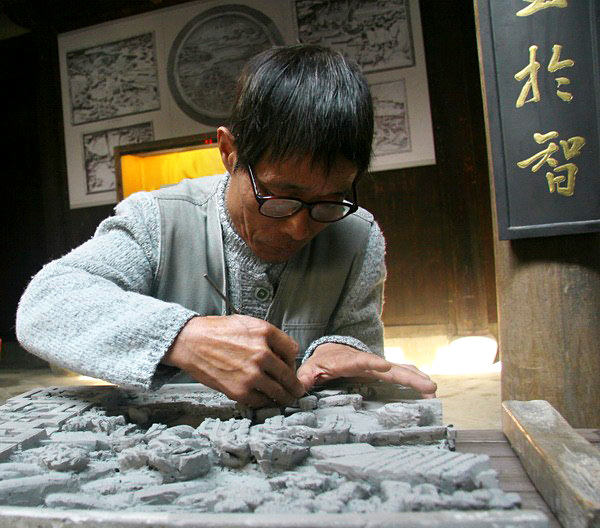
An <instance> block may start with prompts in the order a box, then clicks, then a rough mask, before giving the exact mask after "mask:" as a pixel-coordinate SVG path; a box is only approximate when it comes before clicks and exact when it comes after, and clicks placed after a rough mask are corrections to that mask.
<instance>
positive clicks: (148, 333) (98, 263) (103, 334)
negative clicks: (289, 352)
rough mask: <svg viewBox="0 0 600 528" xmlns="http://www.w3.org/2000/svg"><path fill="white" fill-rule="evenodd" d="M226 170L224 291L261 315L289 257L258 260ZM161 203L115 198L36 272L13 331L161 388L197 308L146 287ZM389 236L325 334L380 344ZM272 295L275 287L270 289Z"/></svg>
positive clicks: (116, 375) (25, 341) (38, 345)
mask: <svg viewBox="0 0 600 528" xmlns="http://www.w3.org/2000/svg"><path fill="white" fill-rule="evenodd" d="M227 183H228V178H225V179H223V181H222V182H221V184H220V185H219V188H218V195H219V217H220V222H221V227H222V232H223V243H224V253H225V267H226V273H227V285H228V287H227V289H228V291H227V293H228V295H229V297H230V299H231V300H232V302H233V304H234V305H235V306H236V307H237V308H238V310H239V311H240V313H243V314H245V315H250V316H253V317H258V318H262V319H264V317H265V315H266V313H267V310H268V308H269V304H268V303H269V302H270V301H268V300H267V301H266V302H263V303H261V302H260V301H258V300H257V298H256V296H255V295H254V292H255V291H256V288H257V287H263V288H267V289H268V290H270V291H274V290H275V289H276V288H277V283H278V279H279V276H280V274H281V272H282V271H283V269H284V268H285V263H283V264H269V263H267V262H263V261H261V260H260V259H258V258H257V257H256V256H255V255H254V254H253V253H252V251H251V250H250V249H249V247H248V246H247V245H246V243H245V242H244V240H243V239H242V238H241V237H240V236H239V234H238V233H237V232H236V230H235V229H234V227H233V225H232V222H231V219H230V217H229V214H228V212H227V208H226V206H225V192H226V185H227ZM160 222H161V218H160V212H159V207H158V204H157V202H156V199H155V198H154V196H153V194H152V193H137V194H135V195H133V196H131V197H130V198H128V199H127V200H125V201H123V202H121V203H120V204H119V205H118V206H117V207H116V214H115V216H113V217H110V218H107V219H106V220H104V221H103V222H102V223H101V224H100V226H99V227H98V229H97V230H96V233H95V234H94V237H93V238H92V239H91V240H88V241H87V242H86V243H84V244H82V245H81V246H79V247H78V248H76V249H74V250H73V251H71V252H70V253H68V254H67V255H65V256H64V257H62V258H60V259H58V260H55V261H53V262H51V263H49V264H47V265H46V266H44V268H43V269H42V270H41V271H40V272H39V273H38V274H37V275H36V276H35V277H34V278H33V279H32V281H31V283H30V284H29V286H28V287H27V289H26V291H25V293H24V294H23V296H22V298H21V301H20V303H19V308H18V310H17V326H16V328H17V338H18V339H19V341H20V342H21V344H22V345H23V346H24V347H25V348H26V349H27V350H29V351H30V352H32V353H34V354H36V355H38V356H40V357H42V358H44V359H46V360H47V361H49V362H50V363H52V364H55V365H59V366H62V367H65V368H68V369H70V370H73V371H75V372H79V373H82V374H85V375H88V376H93V377H96V378H100V379H104V380H106V381H109V382H112V383H116V384H118V385H121V386H124V387H136V388H157V387H159V386H160V385H162V384H163V383H165V382H167V381H168V380H169V379H170V378H171V377H172V376H173V375H174V374H175V373H176V369H172V368H169V367H165V366H164V365H160V360H161V359H162V357H163V356H164V354H165V353H166V352H167V350H168V349H169V347H170V346H171V344H172V342H173V341H174V340H175V338H176V336H177V334H178V333H179V331H180V330H181V328H182V327H183V326H184V325H185V323H186V322H187V321H188V320H189V319H191V318H192V317H194V316H196V315H198V314H196V313H195V312H193V311H191V310H189V309H187V308H185V307H183V306H180V305H178V304H174V303H167V302H164V301H161V300H159V299H156V298H153V297H151V296H150V294H151V288H152V283H153V279H154V278H155V274H156V272H157V270H158V266H159V261H158V260H159V255H160V233H161V226H160ZM384 251H385V245H384V240H383V236H382V234H381V231H380V230H379V227H378V226H377V224H376V223H373V227H372V228H371V233H370V236H369V241H368V247H367V250H366V252H365V255H366V256H365V259H364V262H363V263H362V271H361V273H360V274H359V275H358V277H357V278H356V280H355V281H354V283H353V284H349V285H348V288H347V289H346V293H345V296H344V298H342V299H340V303H339V309H338V310H337V311H336V314H335V316H334V317H335V320H334V321H331V322H330V328H332V329H334V333H333V335H328V336H323V337H322V338H320V339H318V340H317V341H315V342H313V343H312V344H311V345H310V346H309V348H308V349H307V350H306V351H302V352H303V354H304V357H305V358H307V357H309V356H310V354H311V353H312V352H313V351H314V349H315V348H316V347H317V346H318V345H319V344H322V343H324V342H337V343H343V344H348V345H350V346H353V347H355V348H358V349H360V350H365V351H372V352H374V353H377V354H382V353H383V326H382V323H381V318H380V314H381V307H382V296H383V281H384V279H385V264H384ZM268 299H272V296H268Z"/></svg>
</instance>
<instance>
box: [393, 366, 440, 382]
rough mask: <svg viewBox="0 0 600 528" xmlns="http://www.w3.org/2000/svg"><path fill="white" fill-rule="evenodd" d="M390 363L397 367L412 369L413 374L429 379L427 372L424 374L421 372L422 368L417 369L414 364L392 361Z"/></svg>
mask: <svg viewBox="0 0 600 528" xmlns="http://www.w3.org/2000/svg"><path fill="white" fill-rule="evenodd" d="M392 365H397V366H399V367H403V368H406V369H409V370H412V371H413V372H414V373H415V374H418V375H419V376H421V377H423V378H427V379H431V378H430V377H429V376H428V375H427V374H425V372H423V371H422V370H419V369H418V368H417V367H415V366H414V365H410V364H408V363H392Z"/></svg>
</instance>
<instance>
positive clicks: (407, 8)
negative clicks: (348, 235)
mask: <svg viewBox="0 0 600 528" xmlns="http://www.w3.org/2000/svg"><path fill="white" fill-rule="evenodd" d="M294 7H295V16H296V26H297V31H298V36H299V40H300V42H305V43H313V44H320V45H323V46H329V47H332V48H334V49H337V50H338V51H341V52H342V53H344V54H346V55H347V56H349V57H351V58H353V59H354V60H356V62H358V64H359V65H360V66H361V68H362V70H363V72H364V73H365V75H366V77H367V80H368V81H369V85H370V87H371V91H372V94H373V104H374V112H375V138H374V142H373V159H372V161H371V166H370V170H371V171H372V172H376V171H381V170H389V169H399V168H405V167H415V166H419V165H433V164H435V145H434V140H433V127H432V123H431V109H430V104H429V90H428V85H427V71H426V66H425V50H424V46H423V34H422V29H421V17H420V12H419V3H418V0H343V1H342V0H294Z"/></svg>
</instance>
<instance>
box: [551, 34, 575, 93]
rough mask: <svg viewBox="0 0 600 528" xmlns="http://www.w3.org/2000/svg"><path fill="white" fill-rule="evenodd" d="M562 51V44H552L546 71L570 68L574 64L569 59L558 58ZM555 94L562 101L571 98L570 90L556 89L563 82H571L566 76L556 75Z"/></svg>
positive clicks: (552, 71)
mask: <svg viewBox="0 0 600 528" xmlns="http://www.w3.org/2000/svg"><path fill="white" fill-rule="evenodd" d="M561 51H562V46H561V45H559V44H554V46H552V58H551V59H550V62H549V63H548V71H549V72H551V73H554V72H555V71H558V70H562V69H563V68H572V67H573V66H574V65H575V61H574V60H571V59H565V60H562V61H561V60H560V52H561ZM555 80H556V88H557V90H556V95H558V97H560V98H561V99H562V100H563V101H567V102H569V101H570V100H571V99H573V94H571V92H563V91H562V90H558V88H560V87H561V86H562V85H563V84H571V81H570V79H569V78H568V77H557V78H556V79H555Z"/></svg>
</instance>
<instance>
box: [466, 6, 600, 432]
mask: <svg viewBox="0 0 600 528" xmlns="http://www.w3.org/2000/svg"><path fill="white" fill-rule="evenodd" d="M492 6H493V7H492ZM523 6H524V3H523V2H519V1H516V0H510V1H507V2H495V1H494V0H475V12H476V24H477V36H478V47H479V60H480V71H481V80H482V90H483V101H484V115H485V122H486V136H487V141H488V145H487V150H488V159H489V170H490V182H491V185H490V186H491V188H492V206H493V215H492V217H493V224H494V260H495V269H496V290H497V302H498V335H499V345H500V358H501V360H502V399H503V400H538V399H539V400H547V401H549V402H550V403H551V404H552V405H553V406H554V407H555V408H556V409H557V410H558V411H559V412H560V413H561V414H562V415H563V416H564V418H565V419H566V420H567V421H568V422H569V424H570V425H571V426H572V427H598V426H600V233H598V232H597V231H600V207H599V204H600V202H599V200H600V179H599V178H598V175H599V169H598V167H599V166H600V157H598V156H600V154H599V152H600V151H599V149H598V148H597V147H596V139H597V135H598V134H597V130H598V120H597V115H596V108H597V107H599V106H600V103H598V106H597V103H596V96H595V93H596V92H597V90H596V92H593V91H590V92H586V91H585V87H586V84H585V82H584V81H583V78H581V79H582V81H581V83H578V84H579V86H580V87H581V88H580V91H579V92H578V97H577V98H576V99H575V98H573V101H571V102H569V103H567V102H565V101H564V100H561V99H560V98H557V97H556V95H555V94H554V93H552V92H548V93H545V94H544V96H543V97H541V98H539V99H535V100H534V99H529V100H528V101H527V102H526V103H525V102H524V103H523V104H520V102H519V99H518V96H519V93H520V90H521V88H522V87H521V85H520V84H518V83H517V82H516V81H518V79H517V78H516V75H515V74H516V73H517V72H519V71H520V70H521V68H522V62H523V56H525V58H526V59H525V60H527V56H528V53H531V52H532V51H534V48H535V46H538V44H539V49H540V50H541V49H542V48H543V49H546V43H548V42H552V43H554V42H557V43H560V45H563V44H568V45H569V46H571V44H573V49H574V48H575V47H576V46H575V44H577V45H578V46H579V47H578V48H577V49H578V51H577V57H576V58H577V62H576V63H577V72H584V73H585V75H586V76H587V77H585V78H590V79H597V78H598V77H599V74H598V71H599V70H598V66H597V64H596V63H595V62H593V61H592V60H588V58H589V57H591V53H587V50H588V49H589V50H592V49H594V46H596V40H595V26H594V24H595V22H596V20H597V15H598V13H599V12H598V11H596V6H595V2H577V3H573V2H570V3H569V9H558V8H556V6H554V7H553V8H552V9H545V10H543V11H539V12H538V11H535V10H534V12H533V13H532V11H531V10H529V11H528V10H523V9H522V8H523ZM546 7H550V6H549V5H548V6H546ZM524 11H525V12H524ZM582 21H585V23H582ZM566 27H571V28H573V31H571V32H569V31H566V30H565V28H566ZM558 28H562V29H561V32H557V31H558ZM492 37H493V38H492ZM568 39H571V40H570V41H569V40H568ZM534 44H535V46H533V45H534ZM557 45H558V44H557ZM535 49H537V48H535ZM556 49H558V48H556ZM548 68H550V67H549V66H548ZM541 71H542V70H541V69H540V72H541ZM544 71H545V72H547V73H548V72H550V70H548V69H546V70H544ZM574 71H575V70H574ZM569 127H570V128H569ZM567 129H569V130H577V131H578V132H577V134H581V136H577V137H578V138H584V139H588V140H589V143H588V148H587V150H586V151H585V156H584V155H583V154H582V155H581V156H579V157H578V158H577V163H578V164H579V165H577V166H578V167H579V169H580V172H579V173H578V176H577V181H578V182H579V183H580V184H581V185H580V186H579V187H577V191H574V192H573V194H570V195H564V194H561V193H564V192H565V191H564V189H561V193H559V192H558V191H556V190H555V189H554V187H552V188H550V187H549V186H548V185H546V183H547V181H552V180H547V181H545V179H544V177H543V176H541V178H542V179H541V180H540V179H538V178H540V176H539V175H538V174H537V173H535V171H533V170H530V171H529V172H527V171H524V172H523V171H522V169H523V167H522V163H521V162H522V161H523V160H525V159H526V158H527V157H528V154H529V152H530V150H529V145H530V143H529V142H530V141H532V140H530V138H534V139H535V138H537V139H535V141H538V142H539V141H540V136H538V132H540V131H541V132H547V131H552V133H551V135H552V136H553V137H557V136H558V135H559V132H556V131H557V130H562V131H565V134H566V136H567V137H568V136H569V135H570V134H571V132H567V131H566V130H567ZM569 140H571V141H574V140H575V138H574V137H571V138H569ZM544 141H547V138H546V139H544V140H543V141H542V142H544ZM561 144H562V145H566V144H568V143H567V142H565V141H563V142H562V143H561ZM524 145H525V146H526V147H527V148H524ZM556 145H558V143H557V144H556ZM536 148H537V147H536ZM536 148H534V149H533V152H536ZM556 150H559V147H558V146H556ZM563 153H564V152H561V155H562V154H563ZM571 154H572V153H571V152H566V154H564V155H565V156H569V157H570V158H571V157H573V156H572V155H571ZM570 158H569V159H570ZM546 161H548V160H546ZM542 164H544V163H542ZM525 167H527V165H526V166H525ZM544 167H545V168H544V170H543V171H541V173H545V172H547V174H546V178H550V177H551V176H552V174H553V173H552V172H550V171H551V170H553V168H554V167H555V163H554V161H552V162H551V163H550V164H548V163H546V164H545V165H544ZM538 168H539V167H538ZM546 168H547V169H548V171H546ZM536 170H537V169H536ZM573 183H574V180H573ZM563 198H564V199H566V200H567V201H565V200H563ZM594 231H596V232H594ZM586 232H587V233H586ZM574 233H586V234H574ZM500 236H502V237H503V238H504V239H512V240H500Z"/></svg>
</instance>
